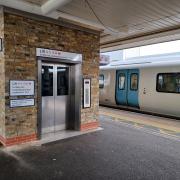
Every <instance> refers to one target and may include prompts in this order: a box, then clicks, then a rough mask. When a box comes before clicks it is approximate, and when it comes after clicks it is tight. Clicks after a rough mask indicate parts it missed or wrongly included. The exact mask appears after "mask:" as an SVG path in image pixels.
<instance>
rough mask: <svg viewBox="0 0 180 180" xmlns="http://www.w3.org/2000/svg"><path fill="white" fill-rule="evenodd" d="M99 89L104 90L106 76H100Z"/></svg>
mask: <svg viewBox="0 0 180 180" xmlns="http://www.w3.org/2000/svg"><path fill="white" fill-rule="evenodd" d="M99 88H101V89H102V88H104V75H102V74H101V75H99Z"/></svg>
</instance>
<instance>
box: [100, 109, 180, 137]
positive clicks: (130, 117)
mask: <svg viewBox="0 0 180 180" xmlns="http://www.w3.org/2000/svg"><path fill="white" fill-rule="evenodd" d="M100 114H101V115H104V116H107V117H109V118H111V119H113V120H118V121H121V122H124V123H129V124H133V125H135V126H137V127H147V128H150V129H154V130H156V131H160V132H161V133H164V134H169V135H173V136H179V137H180V120H175V119H170V118H163V117H158V116H151V115H147V114H141V113H135V112H131V111H125V110H120V109H114V108H107V107H102V106H100Z"/></svg>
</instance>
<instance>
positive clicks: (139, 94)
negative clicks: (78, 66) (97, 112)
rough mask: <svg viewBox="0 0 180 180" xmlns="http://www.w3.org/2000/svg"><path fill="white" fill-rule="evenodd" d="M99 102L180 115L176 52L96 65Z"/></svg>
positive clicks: (179, 71)
mask: <svg viewBox="0 0 180 180" xmlns="http://www.w3.org/2000/svg"><path fill="white" fill-rule="evenodd" d="M99 88H100V105H106V106H112V107H125V108H128V109H139V110H142V111H144V112H150V113H156V114H161V115H167V116H175V117H180V109H179V107H180V54H179V53H176V54H169V55H163V56H162V55H160V56H149V57H142V58H139V59H134V60H130V61H123V62H114V63H111V64H109V65H107V66H103V67H100V75H99Z"/></svg>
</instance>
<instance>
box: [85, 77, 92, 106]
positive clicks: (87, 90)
mask: <svg viewBox="0 0 180 180" xmlns="http://www.w3.org/2000/svg"><path fill="white" fill-rule="evenodd" d="M89 107H91V79H88V78H87V79H84V108H89Z"/></svg>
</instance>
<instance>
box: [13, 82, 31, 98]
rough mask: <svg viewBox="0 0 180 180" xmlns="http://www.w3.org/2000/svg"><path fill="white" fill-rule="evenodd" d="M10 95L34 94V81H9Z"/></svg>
mask: <svg viewBox="0 0 180 180" xmlns="http://www.w3.org/2000/svg"><path fill="white" fill-rule="evenodd" d="M10 96H34V81H30V80H29V81H26V80H24V81H17V80H11V81H10Z"/></svg>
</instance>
